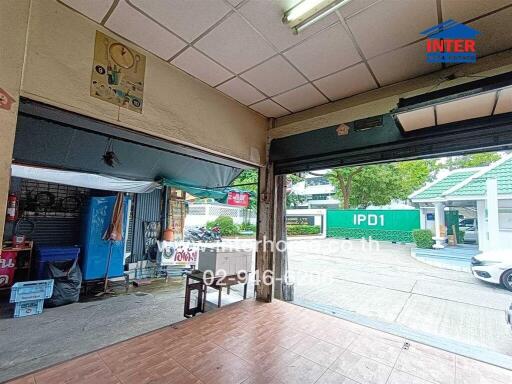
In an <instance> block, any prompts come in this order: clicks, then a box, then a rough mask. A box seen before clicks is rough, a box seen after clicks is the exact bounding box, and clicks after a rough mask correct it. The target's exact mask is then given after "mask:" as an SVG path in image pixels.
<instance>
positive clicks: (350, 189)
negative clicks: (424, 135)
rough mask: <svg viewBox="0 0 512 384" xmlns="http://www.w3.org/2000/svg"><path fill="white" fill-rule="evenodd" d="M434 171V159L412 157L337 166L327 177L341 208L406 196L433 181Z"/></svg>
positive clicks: (361, 206)
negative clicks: (383, 162)
mask: <svg viewBox="0 0 512 384" xmlns="http://www.w3.org/2000/svg"><path fill="white" fill-rule="evenodd" d="M437 170H438V166H437V165H436V162H435V161H434V160H414V161H406V162H402V163H391V164H377V165H364V166H358V167H346V168H337V169H333V170H331V171H330V172H329V173H328V174H327V178H328V179H329V181H330V183H331V184H332V185H334V187H335V189H336V196H337V197H338V199H339V200H340V206H341V207H342V208H344V209H348V208H366V207H368V206H369V205H386V204H389V203H391V201H393V200H395V199H401V200H403V199H406V198H407V196H408V195H410V194H411V193H412V192H413V191H414V190H416V189H418V188H420V187H421V186H423V185H424V184H425V183H426V182H427V181H430V180H432V178H433V177H434V176H435V173H436V172H437Z"/></svg>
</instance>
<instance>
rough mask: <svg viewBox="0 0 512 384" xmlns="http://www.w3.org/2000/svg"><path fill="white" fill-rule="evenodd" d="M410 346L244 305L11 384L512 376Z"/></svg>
mask: <svg viewBox="0 0 512 384" xmlns="http://www.w3.org/2000/svg"><path fill="white" fill-rule="evenodd" d="M408 343H409V346H408V349H402V348H403V344H404V339H402V338H399V337H396V336H393V335H389V334H386V333H383V332H379V331H377V330H374V329H370V328H365V327H361V326H357V327H356V326H354V327H350V326H347V322H346V321H344V320H341V319H337V318H334V317H328V316H326V315H325V314H320V313H318V312H314V311H311V310H308V309H304V308H301V307H298V306H294V305H291V304H287V303H283V302H279V301H277V302H274V303H272V304H262V303H258V302H256V301H252V300H248V301H245V302H241V303H239V304H235V305H231V306H229V307H225V308H223V309H221V310H218V311H213V312H210V313H206V314H204V315H201V316H198V317H196V318H194V319H190V320H187V321H184V322H181V323H179V324H176V325H174V326H170V327H165V328H162V329H160V330H158V331H156V332H152V333H149V334H146V335H142V336H139V337H136V338H133V339H130V340H127V341H125V342H122V343H118V344H115V345H112V346H110V347H107V348H104V349H102V350H100V351H98V352H93V353H90V354H88V355H85V356H82V357H80V358H77V359H73V360H70V361H68V362H65V363H62V364H59V365H56V366H54V367H50V368H47V369H44V370H42V371H39V372H37V373H35V374H34V377H32V376H26V377H23V378H20V379H17V380H15V381H11V382H10V383H9V384H60V383H63V384H64V383H65V384H71V383H72V384H86V383H87V384H89V383H91V384H132V383H133V384H135V383H136V384H149V383H152V384H157V383H158V384H159V383H162V384H163V383H166V384H189V383H191V384H199V383H203V384H206V383H207V384H217V383H219V384H221V383H222V384H231V383H232V384H240V383H244V384H293V383H300V384H308V383H311V384H313V383H317V384H331V383H336V384H511V383H512V372H511V371H507V370H504V369H501V368H497V367H494V366H491V365H488V364H484V363H481V362H478V361H475V360H471V359H467V358H464V357H461V356H456V355H454V354H452V353H449V352H445V351H442V350H439V349H436V348H432V347H429V346H426V345H423V344H418V343H415V342H410V341H409V342H408ZM395 361H396V364H394V363H395ZM331 363H332V364H331ZM393 364H394V368H392V366H393ZM329 365H330V366H329ZM328 366H329V368H327V367H328ZM34 379H35V380H34Z"/></svg>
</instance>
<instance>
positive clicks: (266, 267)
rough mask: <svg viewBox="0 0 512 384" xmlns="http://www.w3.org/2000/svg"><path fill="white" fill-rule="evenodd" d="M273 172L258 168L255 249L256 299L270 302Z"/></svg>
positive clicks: (272, 238)
mask: <svg viewBox="0 0 512 384" xmlns="http://www.w3.org/2000/svg"><path fill="white" fill-rule="evenodd" d="M274 187H275V183H274V172H273V165H272V164H270V163H269V164H267V166H266V167H262V168H260V177H259V204H258V227H257V240H258V241H257V248H256V299H257V300H259V301H263V302H267V303H269V302H271V301H272V297H273V276H274V270H275V268H274V265H275V264H274V252H273V251H274V247H273V244H274V243H273V240H274V193H275V189H274Z"/></svg>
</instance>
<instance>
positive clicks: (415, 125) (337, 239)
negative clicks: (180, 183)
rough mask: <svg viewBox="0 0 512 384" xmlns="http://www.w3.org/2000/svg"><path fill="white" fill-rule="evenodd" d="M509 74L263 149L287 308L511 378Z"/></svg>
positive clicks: (412, 100)
mask: <svg viewBox="0 0 512 384" xmlns="http://www.w3.org/2000/svg"><path fill="white" fill-rule="evenodd" d="M509 77H510V75H509V74H506V75H503V76H501V77H499V78H495V79H494V80H495V81H496V82H493V81H492V80H490V78H488V79H485V81H477V82H473V83H467V84H465V85H463V86H458V87H452V88H447V89H445V90H442V91H435V92H431V93H429V94H425V95H421V96H417V97H414V98H410V99H403V100H401V101H400V102H399V104H398V106H397V108H396V109H395V110H393V111H390V113H389V114H386V115H382V116H376V117H372V118H368V119H364V120H360V121H355V122H350V123H346V124H341V125H337V126H333V127H328V128H324V129H320V130H316V131H311V132H307V133H303V134H299V135H294V136H289V137H285V138H280V139H275V140H273V142H272V147H271V158H272V160H273V161H274V170H275V172H276V173H277V174H278V175H281V176H279V177H282V175H284V174H286V179H287V183H288V185H287V192H288V193H287V210H286V227H287V233H288V248H287V253H288V259H287V261H288V266H287V267H288V277H289V279H290V282H289V284H290V285H293V290H294V295H293V301H294V302H295V303H297V304H299V305H302V306H306V307H310V308H314V309H317V310H319V311H322V312H325V313H328V314H330V315H334V316H338V317H342V318H344V319H348V320H350V321H353V322H357V323H361V324H364V325H366V326H370V327H373V328H377V329H380V330H384V331H386V332H388V333H391V334H394V335H398V336H399V337H401V338H405V339H413V340H416V341H420V342H423V343H425V344H429V345H432V346H436V347H438V348H442V349H445V350H449V351H451V352H456V353H459V354H463V355H466V356H470V357H473V358H477V359H479V360H482V361H487V362H490V363H493V364H496V365H502V366H504V367H507V368H509V369H510V368H511V367H512V359H511V356H512V336H510V324H507V320H506V314H507V312H508V311H509V307H510V305H511V303H512V293H511V292H510V289H511V288H512V287H511V284H510V281H511V280H510V276H509V275H512V264H510V259H509V256H507V255H508V254H509V253H510V252H509V251H510V244H512V237H511V228H512V221H511V215H510V207H511V206H512V204H511V201H512V200H511V197H512V195H511V191H510V188H509V186H510V183H511V181H512V168H511V167H512V157H511V154H510V152H509V149H510V144H511V143H512V137H510V126H511V124H510V123H511V121H510V118H511V114H510V112H509V109H510V108H512V104H511V103H510V100H509V99H507V98H506V94H507V92H508V88H506V87H505V88H499V87H498V88H499V90H498V94H499V95H498V96H497V94H496V88H492V87H491V88H492V89H490V88H485V86H484V85H485V84H487V85H489V84H491V83H492V84H498V83H499V80H500V79H501V80H503V79H505V78H509ZM508 81H509V80H507V87H508V86H509V85H508V84H510V83H509V82H508ZM484 83H485V84H484ZM499 84H501V86H503V83H499ZM489 92H490V94H489V95H491V96H492V97H490V98H488V99H486V100H485V101H484V99H485V97H487V96H489V95H488V94H487V93H489ZM483 95H486V96H485V97H484V96H483ZM480 97H481V99H480ZM477 99H478V100H477ZM500 100H501V101H500ZM489 101H492V102H490V103H488V102H489ZM484 104H485V105H484ZM487 104H488V105H487ZM497 106H500V107H499V108H497ZM487 107H488V108H487ZM477 110H478V111H477ZM476 114H478V116H476ZM427 115H428V116H427ZM312 142H314V143H315V144H316V145H314V146H313V145H311V144H310V143H312ZM498 266H499V267H498ZM392 344H393V343H392V342H390V345H391V346H390V347H389V351H390V353H389V356H387V357H379V358H383V359H386V358H388V357H389V358H390V359H393V353H392V351H393V346H392ZM395 347H396V348H395V351H396V352H397V353H398V352H399V350H400V348H401V347H402V344H401V343H397V344H396V345H395ZM395 357H396V356H395Z"/></svg>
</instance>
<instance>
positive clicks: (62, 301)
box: [45, 259, 82, 307]
mask: <svg viewBox="0 0 512 384" xmlns="http://www.w3.org/2000/svg"><path fill="white" fill-rule="evenodd" d="M47 268H48V278H50V279H53V295H52V297H51V298H49V299H48V300H46V302H45V305H46V306H48V307H58V306H61V305H66V304H71V303H76V302H77V301H78V298H79V296H80V287H81V286H82V272H81V271H80V267H79V266H78V265H77V259H75V260H69V261H54V262H48V264H47Z"/></svg>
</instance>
